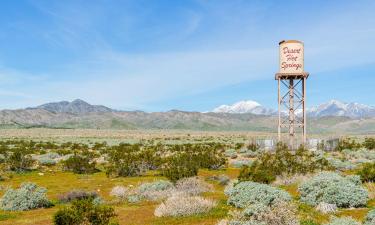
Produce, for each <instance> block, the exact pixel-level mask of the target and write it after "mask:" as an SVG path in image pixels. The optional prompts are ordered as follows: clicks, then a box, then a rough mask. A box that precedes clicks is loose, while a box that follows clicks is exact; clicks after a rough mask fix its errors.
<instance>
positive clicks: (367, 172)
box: [357, 163, 375, 182]
mask: <svg viewBox="0 0 375 225" xmlns="http://www.w3.org/2000/svg"><path fill="white" fill-rule="evenodd" d="M357 175H359V176H360V177H361V180H362V181H363V182H375V163H365V164H363V166H362V168H361V170H360V171H358V172H357Z"/></svg>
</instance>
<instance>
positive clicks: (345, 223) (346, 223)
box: [326, 217, 361, 225]
mask: <svg viewBox="0 0 375 225" xmlns="http://www.w3.org/2000/svg"><path fill="white" fill-rule="evenodd" d="M326 225H361V223H360V222H358V221H356V220H353V219H352V218H350V217H341V218H333V219H331V221H330V222H329V223H327V224H326Z"/></svg>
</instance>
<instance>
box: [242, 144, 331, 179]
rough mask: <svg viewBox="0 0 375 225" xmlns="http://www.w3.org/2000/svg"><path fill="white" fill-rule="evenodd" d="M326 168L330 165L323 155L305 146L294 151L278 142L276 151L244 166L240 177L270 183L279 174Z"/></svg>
mask: <svg viewBox="0 0 375 225" xmlns="http://www.w3.org/2000/svg"><path fill="white" fill-rule="evenodd" d="M324 169H330V165H329V162H328V161H327V160H326V159H324V158H323V157H320V156H318V155H315V154H314V153H313V152H310V151H308V150H307V149H305V148H303V147H300V148H299V149H298V150H297V151H295V152H293V151H292V150H290V149H289V148H288V147H287V146H286V145H285V144H282V143H278V145H277V148H276V152H275V153H271V152H266V153H263V154H261V155H260V157H259V159H258V160H256V161H255V162H254V163H253V164H252V165H251V166H249V167H243V168H242V170H241V172H240V176H239V179H240V180H241V181H245V180H251V181H255V182H260V183H267V184H268V183H271V182H272V181H274V180H275V179H276V176H278V175H294V174H307V173H312V172H314V171H317V170H324Z"/></svg>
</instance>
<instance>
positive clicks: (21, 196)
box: [0, 183, 52, 211]
mask: <svg viewBox="0 0 375 225" xmlns="http://www.w3.org/2000/svg"><path fill="white" fill-rule="evenodd" d="M46 192H47V190H46V189H45V188H42V187H38V186H37V185H36V184H34V183H23V184H22V185H21V187H20V188H19V189H8V190H7V191H6V192H5V194H4V195H3V197H2V198H1V199H0V208H1V209H2V210H5V211H25V210H30V209H37V208H42V207H50V206H51V205H52V203H51V202H50V201H49V200H48V199H47V196H46Z"/></svg>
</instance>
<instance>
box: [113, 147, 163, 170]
mask: <svg viewBox="0 0 375 225" xmlns="http://www.w3.org/2000/svg"><path fill="white" fill-rule="evenodd" d="M155 154H156V153H153V152H152V151H151V150H145V151H143V150H142V149H141V148H140V146H139V145H130V144H120V145H118V146H113V147H112V149H111V150H110V151H109V152H108V161H109V165H108V167H107V170H106V173H107V175H108V176H121V177H131V176H140V175H142V174H144V173H145V172H146V171H147V170H148V169H155V168H156V167H157V165H156V164H158V163H159V162H158V161H159V157H157V156H156V155H155Z"/></svg>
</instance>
